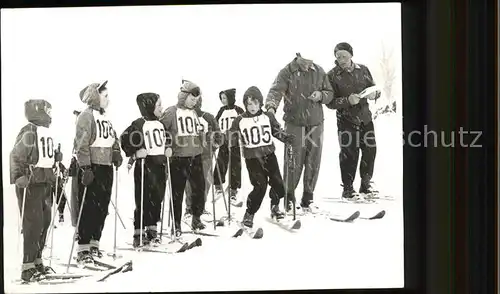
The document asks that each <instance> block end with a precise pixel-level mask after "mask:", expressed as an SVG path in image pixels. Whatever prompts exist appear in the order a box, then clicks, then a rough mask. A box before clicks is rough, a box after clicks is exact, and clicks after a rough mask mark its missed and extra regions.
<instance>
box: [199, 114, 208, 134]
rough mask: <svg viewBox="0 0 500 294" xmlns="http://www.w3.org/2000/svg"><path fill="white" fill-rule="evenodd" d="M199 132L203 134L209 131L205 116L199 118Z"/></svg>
mask: <svg viewBox="0 0 500 294" xmlns="http://www.w3.org/2000/svg"><path fill="white" fill-rule="evenodd" d="M198 123H199V124H198V132H200V133H202V134H206V133H208V121H206V120H205V119H204V118H203V117H200V119H199V120H198Z"/></svg>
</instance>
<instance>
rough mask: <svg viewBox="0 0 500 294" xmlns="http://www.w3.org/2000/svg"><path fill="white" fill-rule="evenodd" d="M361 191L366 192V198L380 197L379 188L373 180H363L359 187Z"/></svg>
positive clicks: (361, 192)
mask: <svg viewBox="0 0 500 294" xmlns="http://www.w3.org/2000/svg"><path fill="white" fill-rule="evenodd" d="M359 193H360V194H364V196H365V199H366V200H373V199H378V198H379V197H378V190H377V189H376V188H375V187H374V186H373V182H371V181H362V182H361V186H360V187H359Z"/></svg>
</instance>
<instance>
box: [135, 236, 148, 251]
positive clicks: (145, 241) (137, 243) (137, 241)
mask: <svg viewBox="0 0 500 294" xmlns="http://www.w3.org/2000/svg"><path fill="white" fill-rule="evenodd" d="M147 245H149V240H148V238H147V235H146V233H144V232H143V233H142V246H147ZM132 246H133V247H134V248H139V247H141V234H140V233H135V234H134V241H133V242H132Z"/></svg>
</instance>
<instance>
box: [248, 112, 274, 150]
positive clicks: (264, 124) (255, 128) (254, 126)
mask: <svg viewBox="0 0 500 294" xmlns="http://www.w3.org/2000/svg"><path fill="white" fill-rule="evenodd" d="M240 132H241V135H242V136H241V137H242V141H243V144H244V145H245V147H246V148H257V147H263V146H269V145H271V144H273V140H272V138H271V121H270V120H269V117H268V116H267V115H265V114H262V115H259V116H256V117H244V118H242V119H241V121H240Z"/></svg>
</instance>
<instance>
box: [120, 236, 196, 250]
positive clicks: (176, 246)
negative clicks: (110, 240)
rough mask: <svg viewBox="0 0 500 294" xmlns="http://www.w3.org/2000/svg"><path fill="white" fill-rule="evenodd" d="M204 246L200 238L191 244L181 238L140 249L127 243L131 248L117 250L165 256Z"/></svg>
mask: <svg viewBox="0 0 500 294" xmlns="http://www.w3.org/2000/svg"><path fill="white" fill-rule="evenodd" d="M202 244H203V242H202V240H201V239H200V238H196V239H195V240H193V241H191V242H185V241H184V240H182V239H181V238H175V239H174V240H171V241H168V242H167V243H163V244H162V243H160V244H148V245H143V246H140V247H136V248H134V247H133V244H132V243H127V245H130V246H131V247H126V248H117V249H118V250H129V251H136V252H156V253H165V254H175V253H183V252H186V251H188V250H191V249H193V248H195V247H199V246H201V245H202Z"/></svg>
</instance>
